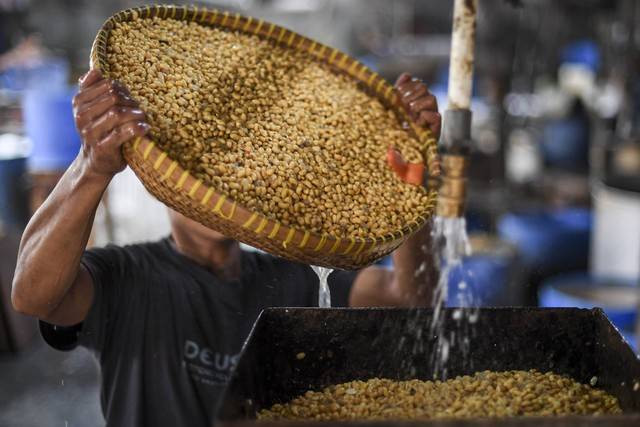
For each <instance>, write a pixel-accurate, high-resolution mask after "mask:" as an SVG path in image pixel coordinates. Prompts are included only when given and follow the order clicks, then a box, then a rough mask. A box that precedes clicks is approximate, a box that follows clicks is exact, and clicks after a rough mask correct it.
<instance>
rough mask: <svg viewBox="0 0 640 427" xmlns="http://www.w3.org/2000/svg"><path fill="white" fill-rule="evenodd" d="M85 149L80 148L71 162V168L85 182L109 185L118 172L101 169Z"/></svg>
mask: <svg viewBox="0 0 640 427" xmlns="http://www.w3.org/2000/svg"><path fill="white" fill-rule="evenodd" d="M83 151H84V150H80V152H79V153H78V155H77V156H76V158H75V160H74V161H73V163H72V164H71V168H73V169H74V170H75V172H76V173H77V176H78V178H79V179H81V180H82V181H84V182H93V183H96V184H103V185H105V186H106V185H108V184H109V183H110V182H111V180H112V179H113V177H114V176H115V175H116V173H117V172H110V171H102V170H99V169H98V168H96V167H95V166H94V164H93V162H92V161H91V159H90V158H89V157H88V156H86V155H85V153H84V152H83Z"/></svg>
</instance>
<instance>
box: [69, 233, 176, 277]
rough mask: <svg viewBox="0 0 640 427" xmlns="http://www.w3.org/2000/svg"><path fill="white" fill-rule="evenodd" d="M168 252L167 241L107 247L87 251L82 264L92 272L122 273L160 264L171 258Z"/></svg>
mask: <svg viewBox="0 0 640 427" xmlns="http://www.w3.org/2000/svg"><path fill="white" fill-rule="evenodd" d="M168 252H169V251H168V242H167V241H166V239H162V240H159V241H156V242H148V243H137V244H131V245H125V246H117V245H107V246H104V247H96V248H90V249H87V250H86V251H85V252H84V254H83V255H82V263H83V264H84V265H85V267H88V268H89V270H90V271H94V270H96V269H111V270H113V272H114V273H115V272H120V273H122V272H124V271H127V270H129V269H130V268H135V267H140V266H144V265H148V264H154V263H156V262H160V261H161V260H162V259H163V258H165V257H167V256H169V253H168Z"/></svg>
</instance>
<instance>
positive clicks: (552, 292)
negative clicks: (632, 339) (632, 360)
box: [538, 273, 640, 330]
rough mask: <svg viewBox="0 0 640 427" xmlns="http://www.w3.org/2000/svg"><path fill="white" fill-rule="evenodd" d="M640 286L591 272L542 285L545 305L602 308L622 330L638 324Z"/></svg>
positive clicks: (541, 296)
mask: <svg viewBox="0 0 640 427" xmlns="http://www.w3.org/2000/svg"><path fill="white" fill-rule="evenodd" d="M638 294H640V288H638V286H637V285H636V284H634V283H632V282H629V281H623V280H615V279H604V278H596V277H592V276H590V275H589V274H587V273H573V274H564V275H560V276H556V277H553V278H551V279H549V280H547V281H546V282H544V283H543V284H542V286H541V287H540V291H539V292H538V296H539V301H540V306H541V307H579V308H593V307H601V308H602V309H603V310H604V312H605V314H606V315H607V317H608V318H609V319H610V320H611V323H613V324H614V325H616V327H617V328H618V329H621V330H623V329H626V330H630V329H632V328H633V327H634V325H635V320H636V315H637V310H638V301H637V295H638Z"/></svg>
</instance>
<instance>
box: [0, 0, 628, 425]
mask: <svg viewBox="0 0 640 427" xmlns="http://www.w3.org/2000/svg"><path fill="white" fill-rule="evenodd" d="M176 3H181V2H176ZM189 3H193V2H189ZM195 3H197V4H199V5H203V6H207V7H211V8H217V9H224V10H231V11H236V12H240V13H242V14H245V15H251V16H254V17H259V18H264V19H266V20H269V21H271V22H275V23H277V24H280V25H283V26H285V27H287V28H290V29H292V30H294V31H297V32H299V33H301V34H303V35H305V36H308V37H311V38H314V39H316V40H318V41H320V42H323V43H325V44H327V45H330V46H333V47H336V48H339V49H341V50H344V51H345V52H347V53H349V54H350V55H352V56H354V57H356V58H358V59H359V60H360V61H362V62H363V63H365V64H366V65H367V66H369V67H370V68H372V69H374V70H376V71H377V72H378V73H380V74H381V75H382V76H384V77H385V78H386V79H387V80H389V81H393V80H394V79H395V77H396V76H397V75H398V74H399V73H400V72H402V71H409V72H411V73H412V74H414V75H415V76H417V77H419V78H421V79H423V80H424V81H425V82H426V83H427V84H428V86H429V88H430V89H431V91H432V92H433V93H434V94H435V95H436V97H437V99H438V103H439V106H440V109H441V110H444V109H445V108H446V105H447V99H446V98H447V81H448V59H449V50H450V41H451V15H452V7H451V4H450V2H447V1H436V0H426V1H425V0H394V1H386V0H298V1H296V0H237V1H231V0H229V1H206V2H195ZM141 4H144V2H136V1H126V0H119V1H117V0H105V1H88V0H38V1H35V0H32V1H30V0H0V425H12V426H14V425H20V426H21V425H24V426H32V425H56V426H57V425H59V426H67V425H69V426H75V425H78V426H83V425H101V424H102V423H103V421H102V414H101V411H100V406H99V396H98V381H99V379H98V370H97V366H96V365H95V362H94V361H93V360H92V358H91V356H90V355H89V354H88V352H86V351H85V350H84V349H77V350H74V351H72V352H68V353H61V352H55V351H54V350H52V349H50V348H48V347H47V346H46V345H45V344H44V343H43V342H42V339H41V338H40V336H39V334H38V333H37V323H36V321H35V320H34V319H31V318H27V317H25V316H21V315H19V314H17V313H15V312H14V311H13V310H12V308H11V302H10V297H9V295H10V288H11V282H12V274H13V269H14V267H15V259H16V252H17V245H18V242H19V238H20V234H21V231H22V229H23V228H24V226H25V225H26V223H27V221H28V219H29V217H30V214H32V213H33V212H34V210H35V209H37V207H38V206H39V205H40V204H41V203H42V202H43V200H44V199H45V198H46V196H47V194H48V193H49V192H50V191H51V189H52V188H53V186H54V185H55V183H56V182H57V179H58V178H59V177H60V176H61V174H62V173H63V172H64V170H65V168H66V167H67V166H68V165H69V164H70V163H71V161H72V160H73V158H74V157H75V156H76V154H77V152H78V149H79V147H80V139H79V136H78V135H77V133H76V130H75V127H74V122H73V118H72V115H71V105H70V100H71V98H72V96H73V93H74V91H75V90H76V89H75V82H76V81H77V79H78V77H79V76H80V75H82V74H83V73H85V72H86V70H87V68H88V65H89V52H90V48H91V43H92V42H93V38H94V37H95V34H96V32H97V31H98V29H99V28H100V26H101V24H102V23H103V22H104V20H105V19H106V18H108V17H109V16H110V15H112V14H113V13H115V12H117V11H119V10H121V9H125V8H128V7H132V6H137V5H141ZM639 52H640V3H638V2H636V1H634V0H618V1H611V0H563V1H554V0H510V1H497V0H487V1H485V0H480V2H479V10H478V21H477V40H476V53H475V55H476V60H475V79H474V85H473V98H472V107H471V108H472V110H473V123H472V136H473V141H472V151H471V162H470V165H471V166H470V172H469V175H470V181H469V190H468V200H467V214H466V220H467V228H468V232H469V234H470V237H471V243H472V247H473V254H472V255H471V256H469V257H466V258H465V260H464V262H463V268H464V270H465V272H466V273H465V274H467V275H469V276H470V277H472V278H473V279H472V280H473V282H474V283H473V287H474V295H473V301H471V302H469V301H467V303H470V304H473V305H477V306H542V307H558V306H568V307H594V306H598V307H603V308H604V310H605V312H606V314H607V316H608V317H609V319H610V320H611V321H612V322H613V323H614V324H615V325H616V327H617V328H618V329H619V330H620V331H621V333H622V334H623V335H624V336H625V337H626V338H627V340H628V342H629V343H630V344H631V345H632V346H634V348H636V349H637V345H638V339H639V336H638V324H639V322H637V321H636V314H637V312H638V306H640V287H639V284H638V282H639V281H640V56H639ZM141 212H146V213H147V214H146V215H140V213H141ZM149 212H152V213H151V214H148V213H149ZM168 233H169V223H168V218H167V217H166V212H165V210H164V209H162V208H161V204H160V202H158V201H156V200H155V199H154V198H153V197H152V196H150V195H149V194H148V193H147V192H146V191H145V190H144V188H143V187H142V185H141V184H140V182H139V181H138V179H137V178H136V177H135V175H134V174H133V173H132V172H131V171H130V170H127V171H125V173H122V174H120V175H118V176H117V177H116V179H115V180H114V181H113V182H112V184H111V186H110V187H109V189H108V192H107V193H106V194H105V196H104V199H103V201H102V204H101V206H100V209H99V212H98V215H97V219H96V225H95V227H94V230H93V233H92V238H91V244H92V245H99V246H100V245H105V244H107V243H110V242H112V243H117V244H126V243H132V242H141V241H147V240H152V239H157V238H159V237H163V236H166V235H168ZM381 263H382V264H386V265H388V264H389V263H390V261H389V260H382V261H381ZM454 274H461V273H459V272H458V273H456V272H455V271H454ZM456 298H457V294H456V289H452V290H451V292H450V294H449V301H448V304H449V305H457V303H459V302H460V301H459V300H457V299H456Z"/></svg>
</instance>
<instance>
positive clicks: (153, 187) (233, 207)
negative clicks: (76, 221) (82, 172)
mask: <svg viewBox="0 0 640 427" xmlns="http://www.w3.org/2000/svg"><path fill="white" fill-rule="evenodd" d="M154 17H159V18H161V19H177V20H187V21H191V22H196V23H198V24H200V25H204V26H210V27H216V28H221V29H228V30H233V31H240V32H244V33H247V34H251V35H257V36H258V37H261V38H263V39H267V40H270V41H272V42H275V43H278V44H280V45H282V46H286V47H288V48H290V49H297V50H302V51H306V52H308V53H310V54H311V56H312V57H313V58H314V59H315V60H317V61H320V62H324V63H327V64H329V65H330V66H331V67H332V69H333V70H335V71H336V72H340V73H343V74H345V75H347V76H349V77H350V78H351V79H353V80H354V81H355V82H358V83H359V84H360V86H361V87H364V88H365V90H366V91H367V92H368V93H369V94H370V95H372V96H374V97H376V98H378V99H379V100H380V101H381V102H382V103H383V104H384V105H385V106H386V107H387V108H389V109H391V110H393V111H394V112H395V113H396V114H397V116H398V117H400V118H401V119H402V120H403V121H408V118H407V116H406V113H405V112H404V110H403V109H402V108H401V107H400V106H399V104H398V99H397V95H396V93H395V91H394V90H393V88H392V86H390V85H389V84H388V83H387V82H386V81H385V80H384V79H383V78H382V77H380V76H379V75H378V74H376V73H374V72H373V71H371V70H369V69H368V68H367V67H365V66H364V65H363V64H361V63H359V62H358V61H356V60H354V59H352V58H350V57H349V56H348V55H346V54H344V53H342V52H340V51H338V50H336V49H333V48H330V47H327V46H325V45H322V44H320V43H317V42H315V41H313V40H311V39H308V38H305V37H302V36H300V35H298V34H296V33H294V32H292V31H289V30H287V29H285V28H282V27H279V26H276V25H274V24H271V23H267V22H264V21H262V20H256V19H253V18H250V17H244V16H241V15H238V14H229V13H228V12H224V13H222V12H217V11H213V10H206V9H201V8H200V9H199V8H196V7H176V6H146V7H139V8H134V9H128V10H125V11H122V12H120V13H118V14H116V15H114V16H112V17H111V18H109V19H108V20H107V21H106V22H105V23H104V25H103V26H102V28H101V29H100V31H99V33H98V35H97V37H96V39H95V41H94V44H93V48H92V51H91V67H92V68H96V69H99V70H100V71H102V72H104V73H106V74H107V75H108V63H107V43H108V40H109V33H110V31H111V30H112V29H113V28H114V27H115V25H116V24H117V23H119V22H126V21H131V20H134V19H149V18H154ZM410 132H411V135H412V136H413V137H414V138H416V139H417V140H418V141H419V142H420V145H421V147H423V148H422V155H423V158H424V161H425V164H426V166H427V169H428V173H429V176H430V178H435V177H437V176H438V175H439V166H438V159H437V154H436V142H435V140H434V139H433V138H432V137H431V135H430V133H429V132H428V131H427V130H425V129H422V128H419V127H417V126H412V127H411V129H410ZM123 152H124V157H125V159H126V160H127V163H128V164H129V166H130V167H131V169H133V171H134V172H135V173H136V174H137V176H138V177H139V178H140V180H141V181H142V183H143V184H144V186H145V187H146V188H147V190H149V191H150V192H151V193H152V194H153V195H154V196H155V197H157V198H158V199H159V200H161V201H162V202H164V203H165V204H167V205H168V206H170V207H171V208H173V209H175V210H176V211H178V212H181V213H182V214H184V215H186V216H187V217H189V218H191V219H194V220H196V221H198V222H200V223H202V224H204V225H206V226H208V227H210V228H212V229H215V230H217V231H219V232H221V233H223V234H225V235H227V236H229V237H232V238H234V239H237V240H240V241H242V242H244V243H247V244H249V245H252V246H255V247H257V248H260V249H263V250H265V251H268V252H270V253H273V254H276V255H279V256H282V257H285V258H288V259H291V260H295V261H300V262H304V263H309V264H314V265H322V266H327V267H333V268H342V269H357V268H361V267H364V266H366V265H368V264H370V263H371V262H373V261H375V260H376V259H378V258H380V257H382V256H384V255H386V254H388V253H390V252H391V251H393V250H394V249H395V248H397V247H398V246H399V245H400V244H401V243H402V242H403V241H404V240H406V239H407V237H409V236H410V235H411V234H413V233H415V232H416V231H418V230H420V229H421V228H422V227H423V226H424V224H425V223H426V222H427V221H428V220H429V218H430V217H431V215H432V213H433V210H434V207H435V203H436V190H434V189H430V190H428V191H429V195H428V203H427V204H426V205H424V206H421V207H420V208H419V209H420V212H417V213H416V214H417V216H416V220H414V221H411V222H410V223H408V224H406V225H405V226H404V227H402V228H400V229H398V230H395V231H394V232H391V233H388V234H386V235H383V236H371V237H364V238H359V237H345V236H334V235H327V234H322V235H321V234H318V233H314V232H312V231H309V230H305V229H301V228H295V227H290V226H286V225H284V224H281V223H279V222H277V221H275V220H272V219H270V218H267V217H266V216H264V215H263V214H261V213H259V212H256V211H252V210H250V209H247V208H246V207H244V206H241V205H240V204H239V203H237V202H236V201H234V200H232V199H231V198H230V197H228V196H226V195H224V194H222V193H221V192H219V191H218V190H217V189H216V188H213V187H210V186H208V185H207V184H205V183H203V182H202V181H201V180H199V179H197V178H195V177H194V176H193V175H192V174H190V173H189V171H187V170H185V169H183V168H182V167H181V166H180V165H179V164H178V162H176V161H175V160H173V159H171V158H170V157H169V155H168V154H167V153H166V152H165V151H163V150H162V149H160V148H159V147H158V146H157V145H156V144H155V143H154V141H152V140H151V139H149V138H137V139H134V140H132V141H129V142H127V143H126V144H125V145H124V147H123Z"/></svg>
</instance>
